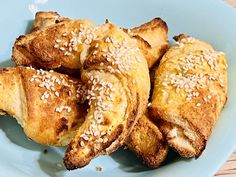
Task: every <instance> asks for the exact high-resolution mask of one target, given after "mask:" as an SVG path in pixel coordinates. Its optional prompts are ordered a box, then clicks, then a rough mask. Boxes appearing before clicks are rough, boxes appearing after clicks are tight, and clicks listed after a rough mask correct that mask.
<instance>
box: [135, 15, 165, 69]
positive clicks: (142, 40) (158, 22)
mask: <svg viewBox="0 0 236 177" xmlns="http://www.w3.org/2000/svg"><path fill="white" fill-rule="evenodd" d="M130 35H131V36H133V37H134V38H135V39H136V40H137V42H138V45H139V48H140V49H141V50H142V51H143V54H144V56H145V58H146V60H147V62H148V67H149V68H151V67H152V66H153V65H154V64H155V63H156V62H157V61H159V60H160V59H161V57H162V56H163V55H164V54H165V53H166V51H167V49H168V47H169V41H168V26H167V24H166V22H165V21H163V20H162V19H161V18H154V19H153V20H151V21H149V22H147V23H144V24H142V25H140V26H138V27H135V28H132V29H131V30H130Z"/></svg>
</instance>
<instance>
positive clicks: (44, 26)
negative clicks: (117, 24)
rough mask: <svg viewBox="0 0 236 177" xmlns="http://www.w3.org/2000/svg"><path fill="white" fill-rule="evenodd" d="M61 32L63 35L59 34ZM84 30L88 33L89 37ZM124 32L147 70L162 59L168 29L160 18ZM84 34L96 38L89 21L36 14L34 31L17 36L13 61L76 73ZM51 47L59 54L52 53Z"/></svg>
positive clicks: (56, 14) (50, 14) (53, 13)
mask: <svg viewBox="0 0 236 177" xmlns="http://www.w3.org/2000/svg"><path fill="white" fill-rule="evenodd" d="M80 24H83V25H80ZM82 26H83V27H82ZM81 27H82V28H81ZM71 29H74V31H73V30H71ZM43 31H45V32H43ZM62 31H63V34H61V32H62ZM85 31H88V34H87V33H86V32H85ZM125 31H126V32H127V33H129V35H130V36H131V37H132V38H134V39H135V40H136V41H137V43H138V46H139V48H140V49H141V51H142V53H143V54H144V56H145V58H146V60H147V62H148V66H149V68H150V67H152V66H153V64H154V63H155V62H156V61H158V60H159V59H160V58H161V57H162V55H163V54H164V53H165V52H166V50H167V48H168V40H167V33H168V27H167V24H166V23H165V22H164V21H163V20H162V19H160V18H155V19H153V20H151V21H150V22H147V23H144V24H142V25H141V26H139V27H135V28H133V29H131V30H125ZM84 32H85V33H84ZM43 33H47V34H48V35H47V34H46V35H45V34H44V35H45V36H44V37H45V38H46V39H43V38H42V39H43V40H41V39H40V38H41V37H40V36H39V34H40V35H42V34H43ZM98 33H99V31H98ZM86 35H87V36H90V38H94V37H95V36H91V35H96V33H95V30H94V26H93V23H92V22H91V21H88V20H72V19H69V18H64V17H60V15H59V14H58V13H57V12H37V13H36V16H35V21H34V26H33V32H32V33H31V34H28V35H25V36H20V37H19V38H18V39H17V40H16V42H15V44H14V47H13V55H12V59H13V60H14V61H15V62H16V64H17V65H25V66H33V67H38V68H50V69H57V70H59V71H60V72H61V71H64V72H65V73H68V74H70V73H72V74H73V73H78V72H79V68H80V66H79V63H78V60H77V58H78V57H79V56H78V53H80V51H81V50H83V48H84V47H86V45H85V44H84V42H85V41H83V40H84V37H85V36H86ZM77 37H78V38H77ZM53 38H54V39H56V42H57V44H55V41H51V40H52V39H53ZM90 38H89V39H90ZM39 39H40V40H39ZM68 39H70V40H71V41H68ZM45 41H50V42H51V43H53V44H54V45H51V44H50V43H48V44H46V43H45ZM90 42H91V41H90V40H87V41H86V43H90ZM42 43H44V48H38V47H39V46H41V45H42ZM53 47H54V48H58V49H59V50H61V52H55V50H54V49H53ZM45 48H48V49H47V51H48V52H47V53H45V52H41V51H42V50H45ZM73 75H74V74H73Z"/></svg>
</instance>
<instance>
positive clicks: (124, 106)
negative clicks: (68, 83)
mask: <svg viewBox="0 0 236 177" xmlns="http://www.w3.org/2000/svg"><path fill="white" fill-rule="evenodd" d="M98 28H100V30H99V31H102V33H101V34H100V35H99V36H100V37H99V40H97V41H93V42H92V43H91V48H90V49H89V51H88V57H86V58H84V59H83V58H82V59H81V62H82V63H83V70H82V71H81V79H82V80H83V81H84V82H85V83H88V87H89V91H88V92H91V95H90V97H91V98H90V103H91V104H90V109H89V112H88V115H87V116H86V119H85V122H84V123H83V125H82V126H81V127H80V128H79V129H78V133H77V135H76V136H75V138H74V139H73V141H72V142H71V143H70V144H69V147H68V149H67V151H66V154H65V158H64V162H65V165H66V167H67V169H74V168H78V167H82V166H84V165H86V164H88V163H89V161H90V160H91V159H92V158H93V157H96V156H98V155H100V154H104V153H111V152H113V151H115V150H116V149H117V148H118V147H120V146H122V145H123V143H124V140H125V138H126V137H127V136H128V135H129V133H130V131H131V129H132V127H133V125H134V123H135V122H136V120H137V119H138V118H139V117H141V116H142V114H143V113H144V111H145V110H146V106H147V99H148V96H149V89H150V78H149V73H148V66H147V63H146V60H145V58H144V57H143V55H142V53H141V51H140V50H139V49H138V46H137V45H136V43H135V41H134V40H133V39H132V38H130V37H129V35H128V34H126V33H125V32H123V30H121V29H120V28H118V27H116V26H114V25H113V24H110V23H106V24H104V25H101V26H99V27H98ZM108 58H109V59H108ZM143 83H145V85H144V84H143ZM100 85H102V87H101V86H100ZM97 89H101V91H99V92H97V91H96V90H97ZM104 89H105V90H104ZM103 91H104V92H108V93H107V94H108V95H107V96H105V95H103V94H102V95H101V92H103ZM93 97H95V98H93ZM100 97H102V98H101V99H102V100H101V101H102V104H101V105H99V103H98V101H99V100H97V98H100ZM107 105H109V106H108V107H107ZM100 109H101V110H104V111H102V112H101V111H100ZM107 109H108V111H106V110H107ZM97 116H98V117H97ZM100 118H101V119H102V121H101V123H100V122H99V120H98V119H100ZM91 127H92V132H91V130H90V129H91ZM99 127H101V128H99ZM89 131H90V133H87V135H86V136H84V134H86V132H89ZM102 131H104V133H102ZM96 132H97V133H96ZM97 134H98V135H97ZM84 137H88V138H89V140H88V141H86V139H88V138H84Z"/></svg>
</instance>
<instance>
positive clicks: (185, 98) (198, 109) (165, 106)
mask: <svg viewBox="0 0 236 177" xmlns="http://www.w3.org/2000/svg"><path fill="white" fill-rule="evenodd" d="M175 40H176V41H177V42H176V44H175V45H174V46H173V47H171V48H170V49H169V50H168V51H167V53H166V54H165V55H164V56H163V58H162V59H161V61H160V65H159V67H158V68H157V70H156V72H155V81H154V91H153V95H152V105H151V113H152V116H153V117H154V118H155V119H156V120H158V122H159V128H160V130H161V131H162V133H163V134H164V136H165V137H166V139H167V142H168V144H169V146H171V147H172V148H174V149H175V150H176V151H177V152H178V153H179V154H180V155H182V156H184V157H193V156H195V157H199V156H200V155H201V153H202V151H203V150H204V148H205V145H206V141H207V140H208V139H209V137H210V135H211V133H212V130H213V128H214V126H215V124H216V122H217V120H218V118H219V115H220V112H221V110H222V109H223V107H224V105H225V102H226V99H227V61H226V57H225V55H224V54H223V53H222V52H217V51H215V50H214V49H213V48H212V46H211V45H209V44H207V43H205V42H203V41H200V40H197V39H195V38H193V37H190V36H187V35H179V36H177V37H175Z"/></svg>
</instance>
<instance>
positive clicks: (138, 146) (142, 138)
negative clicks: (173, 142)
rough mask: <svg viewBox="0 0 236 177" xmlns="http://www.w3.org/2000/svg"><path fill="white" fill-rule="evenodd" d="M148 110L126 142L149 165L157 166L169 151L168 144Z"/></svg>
mask: <svg viewBox="0 0 236 177" xmlns="http://www.w3.org/2000/svg"><path fill="white" fill-rule="evenodd" d="M149 117H150V116H149V114H148V112H146V113H145V114H144V115H143V116H142V117H140V118H139V119H138V121H137V123H136V124H135V126H134V128H133V129H132V132H131V133H130V135H129V136H128V138H127V140H126V142H125V144H126V145H127V147H128V148H129V149H130V150H132V151H134V152H135V154H137V156H138V157H140V158H141V159H142V160H143V163H144V164H145V165H147V166H148V167H152V168H157V167H159V166H160V165H161V163H162V162H163V160H164V159H165V158H166V156H167V153H168V145H167V142H166V141H165V138H164V137H163V135H162V133H161V131H160V130H159V128H158V126H157V125H155V124H154V123H153V122H152V121H151V120H150V119H149Z"/></svg>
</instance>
